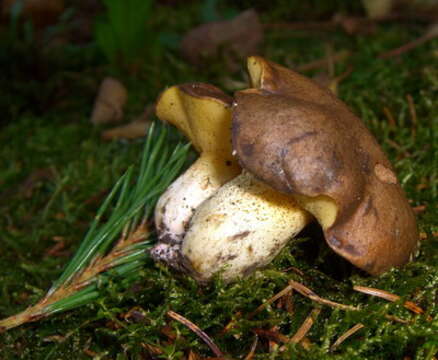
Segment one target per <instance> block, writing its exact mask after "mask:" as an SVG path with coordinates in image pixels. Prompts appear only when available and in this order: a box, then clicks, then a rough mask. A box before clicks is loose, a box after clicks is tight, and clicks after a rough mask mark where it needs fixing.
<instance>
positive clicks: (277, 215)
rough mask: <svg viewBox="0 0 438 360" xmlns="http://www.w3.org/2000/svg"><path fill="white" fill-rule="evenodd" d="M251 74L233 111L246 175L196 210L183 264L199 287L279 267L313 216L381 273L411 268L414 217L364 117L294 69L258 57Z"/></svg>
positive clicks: (337, 244)
mask: <svg viewBox="0 0 438 360" xmlns="http://www.w3.org/2000/svg"><path fill="white" fill-rule="evenodd" d="M248 71H249V75H250V80H251V88H250V89H246V90H243V91H238V92H237V93H236V94H235V96H234V102H233V106H232V135H231V137H232V148H233V154H235V156H236V158H237V159H238V161H239V163H240V165H241V167H242V168H243V169H244V170H243V172H242V174H241V175H239V176H238V177H236V178H234V179H232V180H231V181H229V182H228V183H226V184H225V185H223V186H221V187H220V188H219V189H218V190H216V191H215V192H214V194H212V196H210V197H209V198H206V200H205V201H203V202H202V203H200V205H199V206H198V207H197V208H196V210H195V212H194V215H193V216H192V218H191V220H190V223H189V225H188V228H187V231H186V233H185V234H184V235H183V236H184V237H183V240H182V244H181V247H180V250H179V254H178V262H179V264H180V266H181V267H183V268H184V269H185V270H186V271H188V272H189V273H190V274H191V275H192V276H194V277H195V278H196V279H198V280H199V281H208V280H209V279H210V278H211V277H212V276H213V275H214V274H216V273H218V272H219V271H222V276H223V277H224V279H225V280H227V281H231V280H234V279H236V278H238V277H241V276H245V275H247V274H249V273H250V272H251V271H253V270H254V269H256V268H258V267H261V266H263V265H265V264H267V263H268V262H269V261H271V260H272V258H273V257H274V256H275V255H276V254H277V253H278V252H279V251H280V250H281V249H282V247H284V245H285V244H286V243H287V241H288V240H289V239H290V238H291V237H293V236H294V235H296V233H297V232H298V231H299V230H300V229H301V228H302V227H303V226H305V224H306V223H307V222H308V219H309V216H308V213H310V214H312V215H313V217H314V218H315V219H316V220H317V221H318V222H319V224H320V225H321V227H322V230H323V232H324V236H325V240H326V241H327V243H328V245H329V246H330V247H331V248H332V249H333V250H334V251H335V252H336V253H338V254H339V255H341V256H343V257H344V258H346V259H347V260H348V261H350V262H351V263H352V264H354V265H355V266H357V267H359V268H361V269H363V270H365V271H367V272H368V273H370V274H372V275H378V274H381V273H383V272H385V271H387V270H388V269H390V268H391V267H394V266H401V265H403V264H405V263H406V262H408V261H409V259H410V258H411V256H412V254H413V252H414V251H415V249H416V246H417V242H418V232H417V228H416V223H415V217H414V214H413V212H412V209H411V207H410V206H409V203H408V201H407V199H406V197H405V195H404V193H403V190H402V188H401V186H400V184H399V183H398V181H397V177H396V175H395V173H394V171H393V169H392V167H391V164H390V162H389V161H388V160H387V158H386V156H385V154H384V153H383V151H382V150H381V149H380V147H379V145H378V144H377V142H376V140H375V139H374V137H373V136H372V135H371V133H370V132H369V131H368V129H367V128H366V127H365V125H364V124H363V123H362V122H361V120H360V119H359V118H357V117H356V116H355V115H354V114H353V113H352V112H351V111H350V110H349V109H348V108H347V106H346V105H345V104H344V103H342V102H341V101H340V100H338V99H337V98H336V97H335V96H334V95H333V94H332V93H331V92H330V91H328V90H327V89H324V88H322V87H320V86H318V85H317V84H315V83H314V82H312V81H311V80H309V79H307V78H305V77H303V76H301V75H299V74H297V73H295V72H293V71H291V70H289V69H287V68H284V67H282V66H280V65H277V64H274V63H272V62H269V61H266V60H264V59H263V58H260V57H250V58H249V59H248ZM158 116H159V117H161V116H160V114H158ZM183 131H184V129H183ZM185 132H186V131H185ZM186 133H187V132H186ZM297 204H298V205H297Z"/></svg>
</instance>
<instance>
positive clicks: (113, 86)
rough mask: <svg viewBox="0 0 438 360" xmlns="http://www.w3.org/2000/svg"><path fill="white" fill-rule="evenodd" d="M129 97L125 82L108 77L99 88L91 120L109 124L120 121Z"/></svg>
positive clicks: (94, 122)
mask: <svg viewBox="0 0 438 360" xmlns="http://www.w3.org/2000/svg"><path fill="white" fill-rule="evenodd" d="M127 98H128V92H127V90H126V88H125V87H124V86H123V84H122V83H121V82H120V81H118V80H117V79H114V78H112V77H106V78H105V79H104V80H103V81H102V83H101V85H100V88H99V92H98V94H97V98H96V101H95V103H94V108H93V112H92V114H91V122H92V123H93V124H95V125H97V124H108V123H113V122H118V121H120V120H122V118H123V106H124V105H125V103H126V100H127Z"/></svg>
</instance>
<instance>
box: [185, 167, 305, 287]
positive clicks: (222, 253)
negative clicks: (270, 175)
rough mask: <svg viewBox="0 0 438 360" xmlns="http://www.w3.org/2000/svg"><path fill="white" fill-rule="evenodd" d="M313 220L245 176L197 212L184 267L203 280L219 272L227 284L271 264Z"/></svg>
mask: <svg viewBox="0 0 438 360" xmlns="http://www.w3.org/2000/svg"><path fill="white" fill-rule="evenodd" d="M310 219H311V216H310V215H309V214H308V213H307V212H306V211H304V210H302V209H301V208H300V207H299V206H298V205H297V204H296V202H295V201H294V200H293V199H292V198H291V197H290V196H289V195H286V194H282V193H280V192H278V191H275V190H274V189H272V188H271V187H269V186H267V185H265V184H263V183H261V182H260V181H258V180H256V179H255V178H254V176H253V175H251V174H249V173H247V172H243V173H242V174H241V175H239V176H238V177H236V178H234V179H233V180H231V181H229V182H228V183H226V184H225V185H223V186H222V187H221V188H220V189H219V190H218V191H217V192H216V193H215V194H214V195H213V196H212V197H210V198H209V199H208V200H206V201H204V202H203V203H202V204H201V205H200V206H199V207H198V208H197V210H196V212H195V214H194V215H193V217H192V220H191V222H190V226H189V229H188V231H187V233H186V235H185V237H184V241H183V243H182V248H181V255H182V258H183V260H182V263H183V264H184V266H185V267H186V268H187V270H188V271H189V272H190V273H191V274H192V275H193V276H194V277H195V278H196V279H197V280H198V281H201V282H205V281H208V280H210V279H211V277H212V276H214V275H215V274H216V273H218V272H220V271H222V272H221V275H222V278H223V279H224V280H225V281H232V280H234V279H236V278H239V277H244V276H246V275H249V274H250V273H251V272H253V271H254V270H255V269H257V268H260V267H262V266H264V265H266V264H268V263H269V262H270V261H271V260H272V259H273V258H274V257H275V256H276V255H277V254H278V253H279V252H280V250H281V249H282V248H283V247H284V246H285V245H286V244H287V242H288V241H289V239H291V238H292V237H294V236H296V235H297V234H298V233H299V232H300V231H301V230H302V229H303V228H304V226H305V225H307V223H308V222H309V221H310ZM206 249H208V251H206Z"/></svg>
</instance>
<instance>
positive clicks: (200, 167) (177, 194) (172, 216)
mask: <svg viewBox="0 0 438 360" xmlns="http://www.w3.org/2000/svg"><path fill="white" fill-rule="evenodd" d="M238 171H239V169H238V167H237V166H236V165H235V164H232V163H231V162H228V161H225V160H224V159H222V158H217V157H214V156H212V155H211V154H203V155H201V157H199V159H198V160H196V162H195V163H194V164H193V165H192V166H191V167H190V168H189V169H188V170H187V171H186V172H185V173H184V174H183V175H181V176H180V177H179V178H177V179H176V180H175V181H174V182H173V183H172V184H171V185H170V186H169V188H168V189H167V190H166V191H165V192H164V193H163V195H162V196H161V197H160V199H159V200H158V203H157V205H156V207H155V226H156V228H157V229H158V238H159V241H160V242H159V244H158V245H157V246H155V247H154V248H152V249H151V255H152V257H153V258H154V259H155V260H157V261H162V262H165V263H167V264H169V265H171V266H173V267H175V268H179V266H178V260H177V257H178V252H179V249H180V244H181V242H182V240H183V237H184V235H185V233H186V229H187V227H188V225H189V222H190V219H191V217H192V216H193V213H194V212H195V210H196V208H197V207H198V206H199V205H200V204H201V203H202V202H203V201H204V200H206V199H208V198H209V197H210V196H211V195H213V194H214V193H215V192H216V191H217V190H218V189H219V188H220V187H221V186H222V185H223V184H224V183H226V182H227V181H228V180H230V179H231V178H233V177H235V176H236V174H237V173H238Z"/></svg>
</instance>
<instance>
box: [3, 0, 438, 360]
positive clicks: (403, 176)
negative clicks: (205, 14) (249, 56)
mask: <svg viewBox="0 0 438 360" xmlns="http://www.w3.org/2000/svg"><path fill="white" fill-rule="evenodd" d="M229 3H230V4H232V2H229ZM285 3H286V2H282V1H277V2H274V3H273V4H274V5H275V6H274V5H273V6H272V8H270V9H267V8H266V7H264V9H262V11H261V17H262V20H263V21H264V22H275V21H286V20H288V19H287V18H285V16H284V14H289V12H288V11H286V10H284V9H285V7H286V6H287V4H285ZM298 3H299V2H298ZM346 3H348V2H346ZM181 4H184V2H181ZM181 4H180V5H179V6H173V7H170V6H164V5H161V6H158V5H157V6H155V8H154V16H153V24H152V26H153V27H155V28H156V30H157V32H158V31H159V30H160V29H163V28H166V30H168V31H170V32H174V33H181V32H184V31H186V30H188V29H190V27H191V26H193V25H196V24H198V23H199V22H200V21H201V19H200V16H199V13H200V11H199V9H200V4H198V3H197V2H187V4H185V5H181ZM277 5H278V6H277ZM230 6H231V5H230ZM290 6H292V5H290ZM242 7H243V5H242ZM282 7H283V8H282ZM282 9H283V10H282ZM235 10H238V9H237V8H235ZM305 10H306V16H309V14H310V15H311V14H312V10H311V9H308V8H306V9H305ZM335 10H336V8H335V7H333V8H328V9H323V10H318V8H315V9H314V12H315V13H317V15H315V17H316V18H318V19H319V18H323V17H324V16H325V18H327V16H328V15H327V13H328V14H330V12H334V11H335ZM347 10H350V11H352V12H353V13H354V14H356V15H361V14H360V10H358V9H347ZM318 11H319V12H318ZM298 17H299V16H298ZM425 29H426V27H425V25H423V24H418V23H412V22H410V23H397V22H393V23H380V24H377V25H376V27H375V31H374V32H373V33H371V34H360V33H356V34H353V35H348V34H346V33H345V32H344V31H343V30H341V29H339V30H337V31H330V32H314V31H312V32H309V31H295V32H287V31H284V30H282V31H275V30H268V31H267V32H266V34H265V37H266V38H265V42H264V45H263V48H262V51H261V53H262V54H263V55H264V56H265V57H267V58H269V59H271V60H274V61H277V62H279V63H282V64H287V65H290V66H292V65H291V64H293V65H302V64H306V63H309V62H310V61H313V60H315V59H320V58H323V57H326V56H327V49H328V48H331V49H332V51H334V52H338V51H341V50H348V51H350V53H351V55H350V56H349V57H348V59H347V60H344V61H341V62H338V63H337V64H335V66H334V74H335V75H339V74H342V73H344V72H345V71H346V70H347V69H349V67H351V73H350V74H349V75H348V76H346V77H345V78H344V79H343V80H342V82H341V83H340V84H339V86H338V91H339V92H338V95H339V96H340V98H342V99H343V100H344V101H345V102H346V103H347V104H348V105H349V106H350V107H351V108H352V109H353V110H354V111H355V112H356V113H357V114H358V115H359V116H360V117H361V118H362V119H363V121H364V122H365V123H366V125H367V126H368V127H369V128H370V130H371V131H372V132H373V134H374V135H375V136H376V138H377V139H378V141H379V143H380V144H381V146H382V147H383V149H384V150H385V152H386V153H387V154H388V157H389V158H390V159H391V161H392V163H393V164H394V167H395V169H396V170H397V173H398V177H399V180H400V182H401V184H402V186H403V188H404V189H405V191H406V193H407V196H408V198H409V199H410V201H411V204H412V206H413V207H415V208H416V210H417V219H418V226H419V230H420V232H421V238H422V241H421V247H420V251H419V253H418V256H417V257H416V258H415V260H414V261H413V262H411V263H410V264H408V265H407V266H405V267H404V268H402V269H394V270H392V271H390V272H388V273H386V274H384V275H382V276H380V277H370V276H368V275H366V274H364V273H362V272H360V271H359V270H357V269H355V268H353V267H351V266H350V265H349V264H347V263H346V262H344V261H342V260H341V259H339V258H338V257H337V256H335V255H333V254H332V253H331V252H330V251H329V250H328V248H327V246H326V245H325V244H324V242H323V241H322V239H321V236H320V234H319V232H318V230H317V229H310V230H309V231H308V232H306V233H305V234H302V236H301V237H300V238H298V239H296V240H294V241H292V243H291V244H290V246H289V247H288V248H287V249H285V250H284V251H283V252H282V253H281V255H280V256H279V257H278V258H277V259H276V260H275V261H274V262H273V263H272V264H271V265H269V266H268V267H267V268H266V269H265V270H263V271H260V272H258V273H257V274H256V276H251V277H249V278H247V279H245V280H242V281H240V282H237V283H234V284H230V285H224V284H222V283H221V282H220V281H216V282H215V283H214V284H211V285H209V286H206V287H201V286H199V285H197V284H196V283H195V282H194V281H193V280H191V279H190V278H188V277H185V276H183V275H180V274H176V273H173V272H170V271H169V270H168V269H166V268H164V267H160V266H157V265H155V264H153V263H152V262H151V263H150V264H148V265H147V266H145V267H144V269H143V270H142V271H141V274H139V280H138V282H137V283H136V284H135V285H134V286H132V287H130V288H128V289H124V290H123V291H120V289H119V287H118V286H117V284H112V285H110V286H109V287H108V288H107V289H105V290H104V291H105V296H103V297H102V299H101V300H100V301H99V302H97V303H95V304H92V305H87V306H84V307H82V308H79V309H77V310H74V311H70V312H67V313H63V314H59V315H55V316H53V317H50V318H48V319H46V320H43V321H40V322H35V323H31V324H27V325H24V326H21V327H19V328H17V329H14V330H11V331H8V332H6V333H3V334H0V358H1V359H19V358H20V359H89V358H95V359H153V358H157V359H158V358H164V359H183V358H184V357H185V356H188V354H189V351H190V350H193V351H194V352H196V353H197V354H201V355H202V356H204V357H208V356H213V354H212V353H211V351H210V349H209V348H208V347H207V346H206V345H205V344H204V343H203V342H202V340H201V339H200V338H199V337H198V336H196V335H195V334H194V333H192V332H191V331H190V330H189V329H187V328H186V327H185V326H183V325H182V324H180V323H178V322H175V321H171V319H169V317H167V316H166V312H167V311H168V310H173V311H175V312H177V313H179V314H181V315H183V316H185V317H186V318H188V319H190V320H191V321H192V322H194V323H195V324H197V325H198V326H199V327H200V328H202V329H203V330H205V332H206V333H208V334H209V335H210V336H211V338H212V339H213V340H214V341H215V343H216V344H217V345H218V346H219V348H220V349H221V350H222V351H223V352H224V353H226V354H228V355H229V356H230V357H232V358H236V359H237V358H244V357H245V356H246V354H247V353H248V352H249V351H250V348H251V344H252V343H253V341H254V336H255V335H254V329H271V330H272V329H274V330H273V331H275V332H278V333H281V334H283V335H286V336H292V335H293V334H294V333H295V332H296V331H297V329H298V328H299V327H300V326H301V324H302V322H303V321H304V319H305V318H306V317H307V316H308V315H309V313H310V312H311V310H312V309H313V308H315V307H321V312H320V314H319V316H318V317H317V318H316V320H315V323H314V325H313V327H312V328H311V330H310V331H309V333H308V334H307V335H306V337H307V339H308V341H307V342H306V344H310V345H309V346H307V347H306V348H305V347H303V346H302V345H301V344H299V345H295V344H291V345H288V346H287V347H286V350H285V351H283V352H280V351H279V350H278V349H277V350H276V349H275V346H272V345H273V344H272V343H271V346H270V345H269V343H268V341H267V339H266V337H260V338H259V341H258V345H257V348H256V352H255V355H254V357H253V359H283V358H284V359H292V358H301V359H326V358H333V359H429V360H431V359H433V358H434V356H436V355H435V354H436V352H437V350H438V335H437V334H438V322H437V320H436V314H437V310H438V309H437V301H438V298H437V288H438V237H437V236H438V221H437V218H438V207H437V199H438V196H437V195H438V151H437V149H438V138H437V137H438V101H437V93H438V67H437V66H436V64H437V63H438V46H437V45H438V40H437V39H435V40H431V41H429V42H426V43H424V44H423V45H421V46H420V47H418V48H416V49H413V50H411V51H409V52H407V53H405V54H403V55H401V56H398V57H393V58H389V59H380V58H378V54H380V53H381V52H383V51H385V50H389V49H392V48H394V47H398V46H400V45H402V44H404V43H407V42H408V41H411V40H413V39H415V38H417V37H418V36H420V35H421V34H422V33H423V32H424V31H425ZM27 46H28V47H26V46H24V47H22V48H18V49H15V50H14V51H15V53H14V54H11V56H12V55H13V56H14V57H9V58H8V57H7V56H6V57H4V56H3V58H2V59H1V61H2V62H3V65H2V70H1V72H2V77H1V78H0V79H1V81H2V85H1V87H0V88H1V90H0V95H1V99H0V106H1V110H2V118H1V120H0V126H1V127H0V144H1V146H0V316H1V317H6V316H9V315H12V314H14V313H16V312H18V311H20V310H22V309H24V308H25V307H26V306H28V305H30V304H32V303H34V302H35V301H36V300H38V299H39V298H40V297H41V296H43V295H44V293H45V291H46V290H47V289H48V287H49V286H50V284H51V283H52V282H53V281H54V280H55V279H56V278H57V276H58V275H59V274H60V272H61V270H62V268H63V266H64V265H65V264H66V262H67V261H68V259H69V258H70V257H71V256H72V254H73V253H74V251H75V249H76V248H77V246H78V245H79V243H80V241H81V238H82V237H83V235H84V233H85V231H86V230H87V227H88V225H89V223H90V221H91V220H92V218H93V216H94V214H95V212H96V209H97V208H98V206H99V204H100V202H101V201H102V199H103V197H104V195H105V193H106V192H107V191H108V190H109V189H110V187H111V185H112V184H113V183H114V182H115V181H116V180H117V178H118V177H119V176H120V175H121V173H122V172H123V170H125V169H126V167H127V166H128V165H130V164H132V163H134V162H136V161H138V157H139V153H140V152H141V146H142V143H143V140H142V139H139V140H137V141H132V142H126V141H113V142H104V141H102V140H101V138H100V133H101V130H102V129H101V128H96V127H93V126H92V125H91V124H90V121H89V114H90V111H91V108H92V104H93V99H94V96H95V93H96V90H97V87H98V84H99V82H100V80H101V79H102V78H103V76H105V75H106V74H108V72H109V71H110V70H109V68H108V66H107V65H106V64H105V60H104V59H103V58H102V56H101V55H99V53H98V51H97V50H96V47H95V45H93V43H91V44H89V45H87V46H81V47H79V46H74V45H64V46H61V47H57V48H55V49H52V50H51V51H50V52H45V53H38V49H37V50H35V49H33V48H31V47H30V45H27ZM35 51H36V52H35ZM0 52H2V50H1V49H0ZM156 56H157V58H156V59H154V58H152V59H148V60H147V61H145V65H144V69H142V70H141V71H140V72H138V73H137V74H136V76H127V77H126V78H125V79H124V81H125V83H126V84H127V86H128V89H129V93H130V98H129V103H128V105H127V116H126V117H127V118H129V116H131V115H135V114H137V113H138V112H139V111H141V109H142V108H143V107H144V106H145V105H147V104H151V103H153V102H154V100H155V98H156V96H157V94H159V92H160V91H161V90H162V89H163V88H165V87H166V86H168V85H172V84H175V83H181V82H188V81H207V82H210V83H212V84H215V85H217V86H223V79H224V76H225V75H226V74H224V72H225V71H226V70H224V68H223V66H222V65H221V61H220V59H218V60H217V61H213V62H210V63H208V64H205V66H202V67H201V68H194V67H192V66H190V65H188V64H187V63H186V62H184V60H182V59H181V58H180V56H179V54H178V51H177V50H176V49H172V48H166V49H165V50H163V51H162V52H160V53H159V54H158V55H156ZM158 57H159V58H158ZM33 62H34V63H33ZM38 66H40V67H43V68H44V71H43V73H44V76H42V78H37V77H35V76H34V72H35V71H37V70H36V68H37V67H38ZM242 68H243V65H242ZM305 74H306V75H308V76H313V75H314V74H315V72H314V71H313V72H312V71H307V72H305ZM229 77H230V78H231V79H233V80H237V81H245V75H244V72H243V71H242V72H237V73H234V74H231V75H229ZM409 98H410V99H411V100H412V101H409V100H408V99H409ZM413 109H414V110H415V115H414V114H413ZM346 151H348V149H346ZM54 247H56V248H54ZM291 267H294V268H296V269H299V270H300V271H302V272H303V273H304V275H303V276H301V275H299V274H298V273H296V272H293V271H285V269H289V268H291ZM290 279H294V280H296V281H298V282H301V283H303V284H305V285H306V286H308V287H309V288H311V289H313V290H314V291H315V292H316V293H317V294H318V295H320V296H321V297H324V298H327V299H331V300H333V301H337V302H340V303H344V304H350V305H355V306H359V307H360V310H359V311H343V310H339V309H333V308H330V307H327V306H321V305H318V304H316V303H314V302H312V301H311V300H309V299H308V298H305V297H303V296H301V295H299V294H298V293H295V292H294V293H293V296H292V302H293V312H292V311H287V306H280V305H281V304H283V305H284V304H285V302H282V303H280V305H278V304H277V303H275V304H273V305H271V306H268V307H267V308H266V309H265V310H263V311H261V312H260V313H258V314H257V315H256V316H255V317H254V318H252V319H251V320H248V318H247V315H248V314H249V313H251V312H252V311H254V310H255V309H256V308H257V307H258V306H259V305H260V304H262V303H263V302H265V301H266V300H267V299H269V298H270V297H271V296H273V295H274V294H275V293H277V292H278V291H280V290H281V289H283V288H284V287H285V286H287V283H288V281H289V280H290ZM354 285H362V286H368V287H373V288H378V289H384V290H386V291H389V292H392V293H394V294H397V295H399V296H401V297H402V299H403V300H410V301H413V302H415V303H416V304H417V305H419V306H421V307H422V308H423V309H424V310H425V314H423V315H418V314H414V313H411V312H410V311H409V310H407V309H405V308H404V307H403V301H398V302H394V303H390V302H387V301H385V300H383V299H379V298H377V297H371V296H368V295H364V294H361V293H358V292H356V291H354V290H353V289H352V288H353V286H354ZM289 310H290V309H289ZM130 311H131V313H130V314H135V316H126V314H127V313H128V312H130ZM385 314H389V315H392V316H395V317H397V318H400V319H403V320H404V321H403V322H400V321H397V320H394V319H389V318H388V317H385ZM232 320H235V323H234V326H233V327H230V328H229V329H228V331H224V328H225V327H226V326H227V324H229V323H230V321H232ZM357 323H362V324H363V325H364V327H363V328H362V329H361V330H359V331H358V332H357V333H356V334H354V335H353V336H352V337H350V338H348V339H347V340H346V341H345V342H344V343H343V344H341V345H340V346H339V347H338V348H337V349H336V350H335V351H332V352H331V351H330V346H331V345H332V344H333V342H334V341H335V340H336V339H337V338H338V337H339V336H340V335H342V334H343V333H344V332H345V331H347V330H348V329H349V328H351V327H352V326H354V325H356V324H357ZM153 349H155V350H156V351H155V352H156V354H155V355H153V353H154V351H153Z"/></svg>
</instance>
